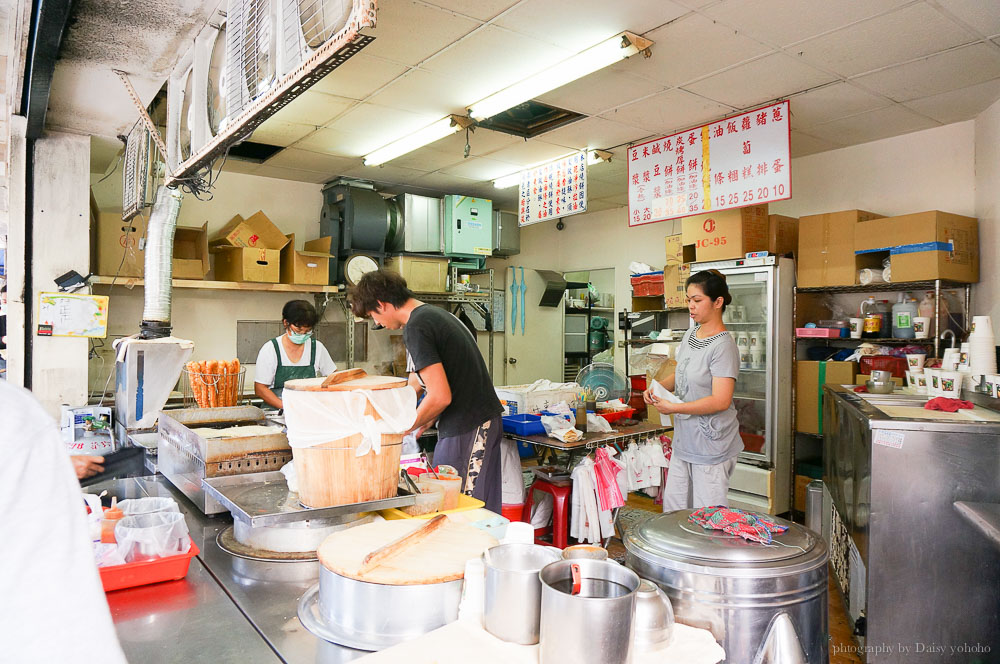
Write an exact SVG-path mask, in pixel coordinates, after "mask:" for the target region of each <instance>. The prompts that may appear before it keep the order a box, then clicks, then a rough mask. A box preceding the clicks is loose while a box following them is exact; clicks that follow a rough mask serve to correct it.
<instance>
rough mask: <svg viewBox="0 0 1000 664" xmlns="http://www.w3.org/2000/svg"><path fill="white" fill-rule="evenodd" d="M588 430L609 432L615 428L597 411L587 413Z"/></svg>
mask: <svg viewBox="0 0 1000 664" xmlns="http://www.w3.org/2000/svg"><path fill="white" fill-rule="evenodd" d="M587 431H589V432H590V433H609V432H611V431H613V429H612V428H611V424H610V423H609V422H608V421H607V420H606V419H604V418H603V417H601V416H600V415H598V414H597V413H587Z"/></svg>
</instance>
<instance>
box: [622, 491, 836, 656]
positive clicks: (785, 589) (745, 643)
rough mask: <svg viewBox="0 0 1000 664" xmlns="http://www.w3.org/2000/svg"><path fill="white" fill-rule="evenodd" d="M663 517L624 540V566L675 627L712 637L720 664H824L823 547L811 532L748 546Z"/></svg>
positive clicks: (684, 513)
mask: <svg viewBox="0 0 1000 664" xmlns="http://www.w3.org/2000/svg"><path fill="white" fill-rule="evenodd" d="M691 512H692V510H679V511H676V512H669V513H667V514H663V515H660V516H657V517H654V518H652V519H649V520H648V521H645V522H643V523H640V524H639V525H638V526H635V527H633V528H631V529H629V531H628V532H627V533H626V535H625V548H626V550H627V554H626V562H625V564H626V565H627V566H628V567H630V568H632V569H633V570H635V571H636V573H638V574H639V576H641V577H643V578H646V579H650V580H652V581H654V582H655V583H656V584H657V585H659V586H660V587H661V588H662V589H663V590H664V591H665V592H666V593H667V596H668V597H669V598H670V601H671V603H672V604H673V609H674V615H675V618H676V620H677V622H680V623H684V624H686V625H690V626H692V627H700V628H704V629H707V630H709V631H710V632H712V635H713V636H714V637H715V638H716V640H717V641H718V642H719V644H720V645H722V647H723V648H725V650H726V662H727V663H728V664H741V663H745V664H751V663H752V662H760V661H782V662H803V663H806V662H808V663H809V664H819V663H820V662H824V663H825V662H826V661H827V658H828V653H827V631H828V630H827V565H826V563H827V549H826V544H825V543H824V542H823V540H822V538H820V537H819V536H818V535H817V534H816V533H814V532H812V531H811V530H808V529H806V528H803V527H802V526H799V525H796V524H794V523H791V522H790V521H785V520H783V519H777V518H776V519H775V521H777V522H778V523H780V524H781V525H784V526H788V530H787V531H785V532H784V533H782V534H781V535H777V536H775V538H774V541H775V544H772V545H763V544H758V543H755V542H748V541H746V540H744V539H742V538H740V537H736V536H734V535H729V534H727V533H724V532H722V531H721V530H705V529H704V528H702V527H701V526H699V525H696V524H694V523H691V522H689V521H688V516H690V514H691Z"/></svg>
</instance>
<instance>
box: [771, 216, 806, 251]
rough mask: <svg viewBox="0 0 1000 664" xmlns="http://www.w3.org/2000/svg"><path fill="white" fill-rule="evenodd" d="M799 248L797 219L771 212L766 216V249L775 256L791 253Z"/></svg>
mask: <svg viewBox="0 0 1000 664" xmlns="http://www.w3.org/2000/svg"><path fill="white" fill-rule="evenodd" d="M798 249H799V220H798V219H796V218H795V217H785V216H782V215H780V214H772V215H771V216H769V217H768V218H767V251H768V253H770V254H773V255H775V256H784V255H785V254H792V255H793V256H794V254H795V252H796V251H798Z"/></svg>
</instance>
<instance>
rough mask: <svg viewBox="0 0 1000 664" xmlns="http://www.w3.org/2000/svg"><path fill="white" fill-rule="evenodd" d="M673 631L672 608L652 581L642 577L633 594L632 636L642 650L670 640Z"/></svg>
mask: <svg viewBox="0 0 1000 664" xmlns="http://www.w3.org/2000/svg"><path fill="white" fill-rule="evenodd" d="M673 633H674V609H673V607H672V606H671V605H670V600H669V599H667V596H666V595H665V594H664V593H663V591H662V590H660V589H659V587H657V585H656V584H655V583H653V582H652V581H648V580H646V579H642V580H641V581H640V582H639V590H638V591H637V592H636V596H635V632H634V636H633V637H632V638H633V640H634V642H635V645H636V648H637V649H638V650H639V651H640V652H642V651H646V650H653V649H655V648H657V647H659V646H661V645H666V644H667V643H669V642H670V638H671V637H672V636H673Z"/></svg>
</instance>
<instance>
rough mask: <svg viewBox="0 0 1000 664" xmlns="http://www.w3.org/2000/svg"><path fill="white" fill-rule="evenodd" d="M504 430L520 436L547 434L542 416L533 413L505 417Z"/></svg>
mask: <svg viewBox="0 0 1000 664" xmlns="http://www.w3.org/2000/svg"><path fill="white" fill-rule="evenodd" d="M503 430H504V431H506V432H507V433H515V434H517V435H518V436H538V435H541V434H544V433H545V427H543V426H542V416H541V415H532V414H531V413H521V414H518V415H504V416H503Z"/></svg>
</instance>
